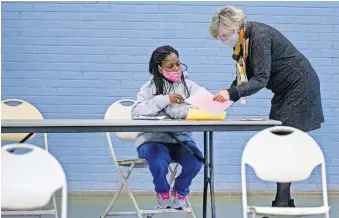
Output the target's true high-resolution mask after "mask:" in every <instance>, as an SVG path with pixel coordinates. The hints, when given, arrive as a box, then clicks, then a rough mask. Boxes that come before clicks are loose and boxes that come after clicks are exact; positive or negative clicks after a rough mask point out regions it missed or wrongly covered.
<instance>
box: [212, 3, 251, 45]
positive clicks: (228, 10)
mask: <svg viewBox="0 0 339 218" xmlns="http://www.w3.org/2000/svg"><path fill="white" fill-rule="evenodd" d="M220 23H223V24H224V25H226V26H228V27H230V28H233V29H239V28H241V27H243V26H245V25H246V15H245V13H244V12H243V11H242V10H241V9H237V8H235V7H233V6H226V7H223V8H221V9H219V10H217V11H216V12H215V13H214V15H213V17H212V20H211V22H210V26H209V32H210V34H211V36H212V37H213V38H215V39H217V38H218V37H219V26H220Z"/></svg>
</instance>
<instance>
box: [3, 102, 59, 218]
mask: <svg viewBox="0 0 339 218" xmlns="http://www.w3.org/2000/svg"><path fill="white" fill-rule="evenodd" d="M11 103H14V105H11ZM1 119H13V120H15V119H29V120H42V119H44V117H43V116H42V114H41V113H40V111H39V110H38V109H37V108H36V107H34V106H33V105H32V104H30V103H28V102H26V101H23V100H19V99H7V100H3V101H2V102H1ZM29 135H30V133H1V140H6V141H10V142H21V141H23V140H24V139H25V138H27V137H28V136H29ZM35 135H36V134H32V135H31V136H30V137H29V139H33V138H34V137H35ZM44 147H45V149H46V150H47V151H48V143H47V133H44ZM53 206H54V209H53V210H39V214H40V216H41V215H48V214H52V215H53V214H54V215H55V217H56V218H58V212H57V205H56V199H55V196H54V195H53ZM26 212H27V214H24V211H21V212H20V213H21V214H23V215H29V214H32V211H26ZM5 213H9V211H7V212H5ZM8 215H10V214H8Z"/></svg>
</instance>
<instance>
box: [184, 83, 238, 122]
mask: <svg viewBox="0 0 339 218" xmlns="http://www.w3.org/2000/svg"><path fill="white" fill-rule="evenodd" d="M213 97H214V95H213V94H212V93H210V92H209V91H207V90H206V89H205V88H204V87H201V88H200V89H199V90H198V91H197V92H196V93H195V94H194V95H192V96H191V97H190V98H188V99H186V100H185V101H186V102H187V103H189V104H191V105H193V106H195V107H197V108H199V109H201V110H204V111H206V112H209V113H211V114H214V115H220V114H221V113H222V112H224V111H225V110H226V109H227V108H229V107H230V106H231V105H232V104H233V103H234V102H233V101H230V100H228V101H226V102H224V103H221V102H218V101H213Z"/></svg>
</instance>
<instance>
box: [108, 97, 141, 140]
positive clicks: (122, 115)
mask: <svg viewBox="0 0 339 218" xmlns="http://www.w3.org/2000/svg"><path fill="white" fill-rule="evenodd" d="M128 103H129V104H131V105H129V106H126V105H123V104H128ZM133 104H134V101H133V100H130V99H123V100H120V101H117V102H114V103H113V104H112V105H111V106H110V107H109V108H108V109H107V111H106V113H105V119H107V120H109V119H115V120H117V119H122V120H131V119H132V116H131V108H132V106H133ZM137 134H138V133H136V132H117V133H116V136H117V137H118V138H119V139H120V140H124V141H135V140H136V137H137Z"/></svg>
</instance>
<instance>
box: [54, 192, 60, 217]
mask: <svg viewBox="0 0 339 218" xmlns="http://www.w3.org/2000/svg"><path fill="white" fill-rule="evenodd" d="M53 205H54V211H55V218H58V217H59V216H58V208H57V203H56V199H55V194H53Z"/></svg>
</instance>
